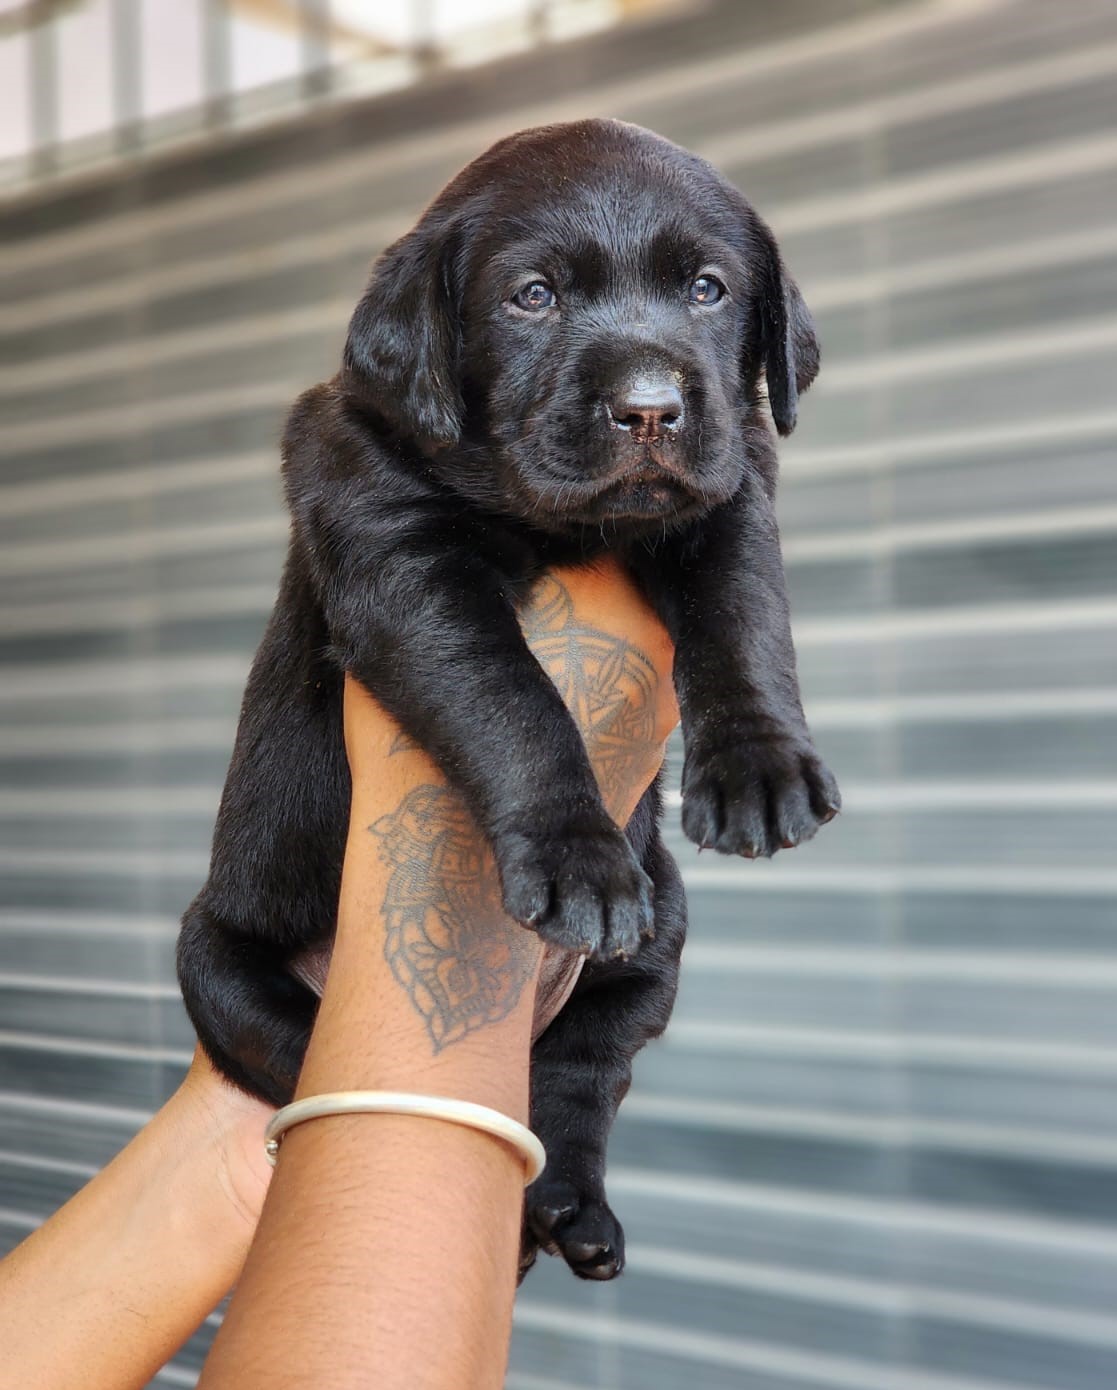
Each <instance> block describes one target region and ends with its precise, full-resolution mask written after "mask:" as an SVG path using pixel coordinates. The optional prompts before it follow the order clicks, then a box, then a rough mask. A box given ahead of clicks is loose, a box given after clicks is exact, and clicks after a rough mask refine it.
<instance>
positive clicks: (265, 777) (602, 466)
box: [179, 120, 839, 1278]
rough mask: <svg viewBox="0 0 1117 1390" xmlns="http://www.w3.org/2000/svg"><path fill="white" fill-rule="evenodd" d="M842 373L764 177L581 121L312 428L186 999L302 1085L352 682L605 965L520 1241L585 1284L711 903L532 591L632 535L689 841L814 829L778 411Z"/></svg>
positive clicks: (476, 169) (413, 276)
mask: <svg viewBox="0 0 1117 1390" xmlns="http://www.w3.org/2000/svg"><path fill="white" fill-rule="evenodd" d="M817 370H818V347H817V343H816V341H815V337H814V332H813V328H812V324H811V320H810V316H809V315H808V313H807V311H806V308H805V307H804V304H803V301H802V299H801V297H800V295H799V291H798V289H797V287H796V286H795V284H794V282H793V281H792V280H791V278H790V277H789V276H788V274H787V272H786V270H785V269H784V266H783V264H782V262H781V259H780V255H779V252H778V250H777V247H776V244H775V242H774V240H773V238H772V234H771V232H770V231H769V230H768V228H767V226H766V225H765V224H764V223H763V222H762V221H761V220H760V218H759V217H758V216H757V215H756V213H755V212H753V210H752V208H751V207H750V206H749V204H748V203H747V202H746V201H745V200H744V198H743V197H742V196H741V195H740V194H739V193H738V192H737V191H736V190H735V189H734V188H733V187H731V186H730V185H729V184H728V183H727V182H726V181H725V180H724V179H723V178H721V176H720V175H719V174H718V173H717V172H716V171H715V170H714V169H713V168H711V166H710V165H709V164H707V163H706V162H705V161H703V160H701V159H699V158H697V157H696V156H694V155H692V154H689V153H687V152H686V151H684V150H682V149H680V148H678V147H677V146H675V145H672V144H670V143H669V142H668V141H666V140H663V139H661V138H659V137H658V136H656V135H653V134H651V133H650V132H648V131H645V130H641V129H639V128H637V127H634V126H629V125H624V124H622V123H620V122H615V121H604V120H587V121H579V122H576V123H573V124H569V125H557V126H548V127H543V128H540V129H537V130H529V131H524V132H523V133H521V134H519V135H514V136H512V137H510V138H509V139H506V140H502V141H500V142H499V143H498V144H497V145H495V146H493V148H492V149H490V150H489V151H488V152H487V153H486V154H484V155H482V156H481V157H480V158H479V159H477V160H476V161H475V162H474V163H472V164H471V165H469V166H468V168H466V169H465V170H464V171H463V172H462V173H461V174H459V175H458V176H457V177H456V178H455V179H454V180H453V181H452V182H451V183H450V184H449V185H448V186H447V188H446V189H445V190H444V191H443V192H442V193H441V194H440V195H439V197H438V198H437V199H436V200H435V202H434V203H433V204H432V205H431V207H430V208H428V210H427V211H426V213H425V214H424V215H423V217H422V218H421V220H420V221H419V224H418V225H417V227H416V228H415V229H414V230H413V231H412V232H410V233H409V234H408V235H407V236H405V237H403V238H402V240H400V241H398V242H397V243H396V244H395V245H394V246H392V247H390V248H389V249H388V250H387V251H386V252H385V253H384V254H383V255H382V256H381V257H380V259H379V261H378V262H377V264H376V266H375V268H374V272H373V276H372V280H371V283H370V285H369V288H368V290H367V292H366V294H365V296H364V298H363V299H362V300H361V302H360V304H359V305H358V306H357V309H356V312H355V313H354V315H353V319H352V322H351V324H350V328H349V336H348V340H347V342H346V345H345V354H344V360H343V364H342V367H341V370H340V371H339V373H338V374H337V376H336V377H335V378H334V379H333V380H332V381H330V382H327V383H326V384H324V385H322V386H318V387H315V388H314V389H313V390H310V391H308V392H307V393H306V394H305V395H304V396H303V397H302V398H301V399H300V400H299V402H298V403H297V404H296V406H295V408H294V410H293V412H292V414H291V417H290V420H289V423H288V427H287V433H286V439H285V443H284V459H285V463H284V473H285V479H286V486H287V495H288V501H289V504H290V509H291V513H292V517H293V526H292V531H291V542H290V550H289V554H288V559H287V565H286V569H285V571H284V575H283V581H282V585H281V588H280V593H279V598H278V601H277V604H276V607H275V611H274V613H273V615H272V619H271V622H270V624H269V626H268V629H267V632H266V634H265V637H264V640H263V643H262V645H261V647H260V650H259V652H258V654H257V657H256V661H255V664H254V666H253V670H252V675H251V677H250V680H249V684H248V689H247V693H246V696H245V701H244V706H243V710H242V714H241V722H240V728H239V731H238V735H237V743H236V750H235V753H234V756H233V761H232V765H231V767H230V770H229V776H228V781H227V784H226V787H225V794H224V797H223V800H222V805H221V811H220V815H219V818H218V823H217V830H216V835H215V840H214V848H213V860H212V866H211V871H210V877H209V880H208V882H207V883H206V886H205V887H204V888H203V890H202V892H201V893H200V894H199V896H198V898H197V899H196V901H195V902H194V903H193V904H192V906H191V907H190V909H189V910H188V912H187V914H186V917H185V920H184V924H183V930H182V936H181V940H180V947H179V970H180V976H181V980H182V988H183V993H184V996H185V999H186V1004H187V1008H188V1010H189V1012H190V1017H191V1019H192V1020H193V1022H194V1024H195V1026H196V1027H197V1030H198V1034H199V1037H200V1039H201V1041H202V1043H203V1045H204V1046H205V1048H206V1051H207V1052H208V1053H209V1055H210V1057H211V1058H212V1059H213V1061H214V1063H215V1064H216V1065H217V1066H218V1068H220V1070H221V1071H223V1072H224V1073H225V1074H226V1075H227V1076H229V1077H230V1078H231V1079H232V1080H233V1081H234V1082H236V1083H237V1084H238V1085H239V1086H242V1087H244V1088H245V1089H247V1090H249V1091H253V1092H256V1093H258V1094H260V1095H262V1096H264V1097H266V1098H267V1099H268V1100H270V1101H272V1102H276V1103H281V1102H284V1101H286V1100H288V1099H289V1097H290V1094H291V1091H292V1089H293V1086H294V1083H295V1079H296V1076H297V1073H298V1069H299V1066H300V1064H301V1060H302V1056H303V1052H304V1048H305V1046H306V1040H307V1035H308V1032H309V1029H310V1026H311V1023H312V1020H313V1016H314V1011H315V1007H316V1003H317V1000H316V997H315V995H314V994H313V992H312V991H311V990H310V989H308V988H306V987H305V986H304V985H303V984H302V983H301V982H300V981H299V980H297V979H296V978H295V977H294V976H293V975H292V973H291V971H290V969H289V966H290V963H291V961H292V959H293V958H294V957H296V956H297V955H298V954H299V953H300V952H303V951H305V950H306V949H307V948H314V947H321V945H322V944H323V943H324V942H328V940H329V938H330V936H331V934H332V931H333V926H334V919H335V914H336V909H337V902H338V892H339V881H340V871H341V861H342V853H343V845H344V840H345V834H346V825H347V817H348V798H349V779H348V771H347V767H346V761H345V756H344V750H343V746H342V734H341V696H342V681H343V674H344V673H345V672H349V673H351V674H352V675H353V676H355V677H356V678H357V679H358V680H359V681H360V682H362V683H363V684H364V685H365V686H366V687H367V688H368V689H369V690H370V691H371V692H372V693H373V694H374V695H375V696H376V698H377V699H378V700H379V701H380V703H381V704H382V705H383V706H384V707H385V708H386V709H387V710H388V711H389V712H390V713H391V714H392V715H393V716H394V718H395V719H396V720H397V721H398V723H399V724H400V726H401V727H402V728H403V730H404V731H405V733H406V734H407V735H408V737H409V738H410V739H411V740H413V741H414V742H415V743H417V744H418V745H419V746H421V747H422V748H423V749H425V750H426V751H427V752H428V753H429V754H430V755H431V756H432V757H433V758H434V759H435V761H436V762H437V763H438V765H439V766H440V767H441V768H442V770H443V771H444V773H445V774H446V776H447V778H448V780H449V782H450V784H451V786H452V787H453V789H454V791H455V792H456V793H457V794H458V795H459V796H460V797H461V798H462V800H463V802H464V805H465V806H466V807H467V808H468V811H469V813H470V814H471V816H472V818H473V820H474V822H475V823H476V824H477V825H478V826H479V827H480V829H481V831H482V833H483V834H484V835H485V837H486V838H487V840H488V842H489V844H490V845H491V848H492V851H493V855H494V857H495V862H496V866H497V870H498V873H499V879H500V887H501V891H502V894H503V903H504V908H505V910H506V911H507V912H508V913H509V914H510V915H511V916H512V917H514V918H515V919H517V920H518V921H520V922H521V923H523V924H524V925H525V926H526V927H530V928H531V929H532V930H533V931H536V932H538V933H539V935H540V936H542V937H543V938H544V939H545V940H546V941H547V942H548V943H549V944H550V945H552V946H554V947H558V948H563V949H568V950H570V951H577V952H581V953H584V954H586V955H588V956H589V957H590V960H589V963H588V964H587V966H586V968H585V969H584V971H583V972H582V974H581V976H580V979H579V982H578V984H577V986H576V988H575V991H574V994H573V996H572V997H571V999H570V1000H569V1002H568V1003H567V1004H566V1006H565V1007H564V1009H563V1010H562V1012H561V1013H560V1014H559V1016H558V1017H557V1019H556V1020H555V1021H554V1023H552V1025H551V1026H550V1028H548V1029H547V1031H546V1032H545V1033H544V1034H543V1036H542V1037H541V1038H539V1039H538V1041H537V1042H536V1045H535V1048H534V1051H533V1086H532V1089H533V1103H532V1123H533V1126H534V1128H535V1129H536V1131H537V1132H538V1133H539V1134H540V1136H541V1138H542V1139H543V1142H544V1143H545V1145H546V1146H547V1149H548V1153H549V1156H550V1162H549V1165H548V1169H547V1172H546V1173H545V1174H544V1176H543V1177H542V1178H541V1179H540V1180H539V1182H538V1183H537V1184H536V1185H535V1187H534V1188H533V1190H532V1191H531V1192H530V1193H529V1196H528V1225H527V1230H528V1232H529V1240H528V1257H529V1258H530V1257H531V1255H532V1254H533V1250H532V1248H531V1247H532V1244H533V1242H538V1243H540V1244H542V1245H544V1246H545V1247H546V1248H548V1249H551V1250H556V1249H557V1250H560V1251H561V1252H562V1253H563V1254H564V1255H565V1256H566V1258H567V1260H568V1262H569V1263H570V1264H571V1266H572V1268H574V1270H575V1272H576V1273H579V1274H582V1275H584V1276H587V1277H594V1278H608V1277H610V1276H611V1275H613V1274H615V1273H616V1272H617V1271H618V1269H619V1268H620V1266H621V1264H622V1261H623V1247H622V1237H621V1232H620V1228H619V1226H618V1225H617V1223H616V1221H615V1219H614V1218H613V1216H612V1213H611V1212H610V1211H609V1208H608V1206H607V1205H606V1202H605V1196H604V1190H603V1185H602V1184H603V1171H604V1154H605V1144H606V1139H607V1136H608V1133H609V1129H610V1126H611V1124H612V1121H613V1118H614V1115H615V1112H616V1107H617V1105H618V1104H619V1102H620V1099H621V1097H622V1096H623V1095H624V1092H625V1090H626V1089H627V1086H628V1080H629V1072H630V1063H631V1060H632V1058H633V1056H634V1055H635V1053H636V1052H637V1051H638V1050H639V1048H640V1047H641V1046H642V1045H643V1044H644V1043H645V1042H646V1041H647V1040H648V1038H649V1037H652V1036H654V1035H656V1034H657V1033H659V1032H661V1031H662V1029H663V1027H664V1026H665V1024H666V1022H667V1018H668V1016H669V1014H670V1010H671V1006H672V1004H673V1001H674V995H675V986H676V977H677V967H678V955H679V950H680V948H681V945H682V937H683V934H684V932H685V905H684V901H683V896H682V892H681V888H680V883H679V877H678V871H677V869H676V867H675V865H674V863H673V861H672V860H671V858H670V856H669V855H668V854H667V853H666V851H665V850H664V848H663V845H662V843H661V841H660V839H659V834H658V831H657V828H656V820H657V816H658V810H659V799H658V791H657V789H656V788H655V787H653V788H652V789H651V790H650V791H649V793H648V794H647V796H646V797H645V798H644V800H643V802H642V803H641V806H640V808H639V809H638V811H637V813H636V815H635V816H634V817H633V819H632V822H631V824H630V825H629V827H628V831H627V834H625V833H623V832H622V831H620V830H619V829H618V828H617V826H616V825H615V824H614V823H613V821H612V820H611V819H610V817H609V815H608V813H607V812H606V810H605V807H604V805H603V802H602V799H601V795H600V793H599V791H598V788H597V785H596V783H595V780H594V776H593V772H592V771H591V768H590V764H589V761H588V758H587V754H586V749H585V746H584V745H583V742H582V739H581V737H580V735H579V733H578V729H577V728H576V726H575V724H574V721H573V719H572V718H571V716H570V714H569V713H568V712H567V709H566V708H565V706H564V704H563V703H562V700H561V699H560V696H559V693H558V690H557V689H556V686H555V684H554V683H552V681H551V680H549V679H548V677H547V675H546V674H545V672H544V670H543V669H542V667H541V666H540V664H539V663H538V662H537V660H536V659H535V657H533V656H532V654H531V652H530V651H529V650H528V647H527V645H526V644H525V641H524V638H523V634H522V632H521V629H520V626H519V623H518V621H517V607H516V605H517V604H518V603H521V602H523V601H524V600H525V599H527V597H528V596H529V595H530V594H531V593H532V590H533V586H535V585H536V584H537V582H538V580H539V578H540V576H541V575H542V574H543V572H544V570H545V569H547V568H548V567H550V566H552V565H555V564H557V563H563V562H565V563H569V562H572V561H574V562H577V561H579V560H582V559H590V558H592V557H594V556H595V555H599V554H600V553H601V552H602V551H603V550H606V549H608V550H610V551H614V552H618V553H619V554H620V556H621V557H622V558H623V560H624V562H625V563H626V565H627V566H628V568H629V569H630V571H631V573H632V574H633V576H634V577H635V579H636V580H637V582H638V583H639V584H640V586H641V587H642V588H643V590H644V592H645V593H646V595H647V597H648V599H649V600H650V602H651V603H652V604H653V605H654V607H655V608H656V609H657V610H658V612H659V614H660V615H661V617H662V618H663V621H664V622H665V624H666V626H667V628H668V630H669V632H670V634H671V637H672V639H673V641H674V643H675V647H676V657H675V668H674V678H675V684H676V689H677V693H678V698H679V704H680V708H681V711H682V728H683V737H684V742H685V751H686V757H685V767H684V772H683V827H684V829H685V831H686V833H687V835H688V836H689V837H690V838H691V839H692V840H695V841H696V842H697V843H698V844H700V845H710V846H713V847H715V848H717V849H718V850H721V851H723V852H725V853H729V854H743V855H745V856H748V857H752V856H756V855H769V854H772V853H774V852H775V851H776V850H777V849H779V848H780V847H787V846H791V845H795V844H798V843H799V842H801V841H803V840H806V839H809V838H810V837H811V836H812V835H813V834H814V833H815V831H816V830H817V829H818V827H819V825H820V824H821V823H822V822H824V821H826V820H828V819H829V818H830V817H831V816H832V815H833V814H834V813H835V811H836V810H837V808H838V806H839V797H838V792H837V788H836V786H835V784H834V781H833V778H832V777H831V775H830V773H829V772H828V771H827V769H826V768H825V767H824V766H823V764H822V763H821V762H820V760H819V758H818V756H817V754H816V753H815V750H814V747H813V745H812V742H811V738H810V735H809V733H808V731H807V727H806V723H805V721H804V717H803V711H802V707H801V705H800V700H799V691H798V685H797V681H796V675H795V656H794V651H793V649H792V643H791V634H790V630H789V625H788V606H787V597H786V593H785V584H784V574H783V566H782V561H781V556H780V546H779V537H778V533H777V529H776V521H775V515H774V511H773V494H774V489H775V479H776V455H775V449H774V440H773V437H772V432H771V429H770V425H769V416H770V419H771V421H772V422H774V424H775V428H776V430H778V432H779V433H780V434H788V433H790V431H791V430H792V429H793V428H794V426H795V416H796V405H797V400H798V396H799V393H800V392H802V391H804V390H805V389H806V388H807V386H809V384H810V383H811V381H812V380H813V378H814V376H815V374H816V372H817ZM764 388H766V400H767V405H766V406H765V389H764ZM430 811H431V807H430V806H429V805H427V806H425V807H419V808H417V809H415V810H414V813H412V812H411V811H408V812H407V815H406V817H405V818H404V820H401V821H400V822H399V824H397V825H396V826H395V827H394V830H393V827H392V826H389V827H387V828H381V833H384V834H385V835H388V834H389V832H392V833H395V835H396V838H395V840H394V841H393V842H392V844H394V846H395V848H394V849H392V851H391V852H393V853H396V854H397V856H398V855H399V854H402V855H403V857H404V858H406V856H407V854H408V853H409V852H410V851H409V850H408V849H407V846H408V844H412V845H413V846H415V845H417V846H418V847H417V848H415V855H416V857H420V856H421V852H422V851H421V842H422V834H421V833H419V831H418V830H417V827H419V826H421V825H422V824H426V823H428V822H429V818H430ZM424 816H425V817H426V818H427V819H426V821H424V820H423V817H424ZM405 822H406V823H405ZM401 826H402V827H403V828H404V829H406V830H408V833H409V834H410V835H411V839H410V840H409V839H408V838H407V835H404V836H403V839H402V840H401V839H400V833H402V832H401ZM397 832H398V833H397ZM416 836H418V839H416ZM401 845H402V846H403V848H402V850H401V849H400V846H401ZM388 910H389V909H388V906H387V905H386V907H385V912H386V914H387V913H388ZM645 938H648V940H647V944H645V945H641V942H642V939H645ZM432 1037H434V1039H435V1043H436V1046H437V1045H439V1042H440V1038H439V1037H437V1036H435V1034H434V1033H433V1032H432ZM441 1040H442V1041H445V1040H446V1037H445V1036H443V1037H442V1039H441Z"/></svg>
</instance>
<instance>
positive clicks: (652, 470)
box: [576, 458, 704, 523]
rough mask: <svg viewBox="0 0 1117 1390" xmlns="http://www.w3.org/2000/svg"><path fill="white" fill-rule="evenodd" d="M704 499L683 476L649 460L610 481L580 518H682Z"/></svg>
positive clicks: (581, 509)
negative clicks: (681, 515)
mask: <svg viewBox="0 0 1117 1390" xmlns="http://www.w3.org/2000/svg"><path fill="white" fill-rule="evenodd" d="M703 500H704V499H703V498H702V497H701V495H700V494H699V492H698V491H697V490H696V489H695V488H694V487H693V485H692V484H691V481H690V480H689V479H688V478H687V477H685V476H684V475H683V474H682V473H680V472H678V471H677V470H676V469H674V468H667V467H664V466H663V465H662V464H659V463H657V462H655V461H654V460H652V459H650V458H649V459H645V460H644V461H642V462H641V463H638V464H637V465H635V466H634V467H632V468H626V469H625V471H624V472H623V473H620V474H618V475H616V476H614V477H612V478H610V479H609V480H608V481H607V482H606V483H605V485H604V486H603V487H600V488H599V489H598V490H597V491H595V493H594V494H593V496H592V497H591V498H587V499H586V500H585V501H584V502H583V503H582V505H581V507H579V508H578V511H579V512H580V513H581V515H580V516H579V517H577V518H576V519H577V520H582V521H589V522H593V523H597V522H600V521H625V520H632V521H637V520H647V519H652V518H657V517H664V516H678V515H680V514H687V513H689V512H692V511H693V510H694V508H695V507H696V506H700V505H701V504H702V502H703Z"/></svg>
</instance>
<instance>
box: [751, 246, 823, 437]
mask: <svg viewBox="0 0 1117 1390" xmlns="http://www.w3.org/2000/svg"><path fill="white" fill-rule="evenodd" d="M757 230H758V232H759V241H760V248H761V266H762V269H761V275H760V281H761V283H760V286H759V291H760V340H761V353H762V357H763V361H764V376H765V379H766V381H767V383H768V404H769V406H770V408H771V411H772V419H773V420H774V421H775V425H776V429H777V430H779V432H780V434H783V435H787V434H790V433H791V431H792V430H793V429H794V428H795V421H796V417H797V415H798V409H799V396H800V394H801V393H802V392H804V391H806V389H807V387H808V386H810V384H811V382H812V381H813V380H814V379H815V377H816V376H817V375H818V365H819V349H818V339H817V338H816V337H815V331H814V320H813V319H812V318H811V315H810V311H809V310H808V309H807V306H806V304H804V303H803V296H802V295H801V294H800V293H799V286H798V285H797V284H796V283H795V281H794V280H793V279H792V278H791V276H790V275H789V274H788V273H787V267H786V266H785V265H784V263H783V259H782V257H781V256H780V253H779V248H778V247H777V245H776V240H775V238H774V237H773V236H772V233H771V232H770V231H769V230H768V228H767V227H766V226H765V225H764V224H763V223H762V222H759V219H758V228H757Z"/></svg>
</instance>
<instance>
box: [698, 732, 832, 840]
mask: <svg viewBox="0 0 1117 1390" xmlns="http://www.w3.org/2000/svg"><path fill="white" fill-rule="evenodd" d="M841 805H842V798H841V795H840V793H839V792H838V784H837V783H836V782H835V781H834V776H833V774H832V773H831V771H830V769H829V768H828V767H827V766H826V764H825V763H824V762H823V761H822V760H821V758H819V756H818V754H817V753H816V752H815V750H814V746H813V744H812V743H811V742H810V740H809V739H808V738H805V737H803V736H798V737H796V736H795V735H793V734H787V735H782V734H778V735H774V736H773V735H769V736H767V737H765V738H744V739H739V740H733V741H731V740H728V739H727V740H725V741H721V742H709V743H706V742H702V743H699V744H698V746H697V747H695V748H694V749H693V750H692V749H689V748H688V750H687V754H686V760H685V764H684V767H683V830H684V832H685V833H686V835H687V837H688V838H689V839H691V840H693V841H694V843H695V844H696V845H699V846H700V847H702V848H704V849H707V848H713V849H717V850H720V851H721V853H722V854H743V855H744V856H745V857H746V858H747V859H756V858H758V857H759V856H762V855H763V856H769V855H773V854H775V852H776V850H778V849H791V848H792V846H794V845H798V844H802V843H803V841H804V840H809V839H811V837H812V836H813V835H814V834H815V832H816V831H817V830H818V828H819V826H820V825H825V823H826V822H827V821H829V820H833V819H834V817H835V816H836V815H837V813H838V811H839V810H840V809H841Z"/></svg>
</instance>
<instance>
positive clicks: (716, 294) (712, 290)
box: [687, 275, 725, 304]
mask: <svg viewBox="0 0 1117 1390" xmlns="http://www.w3.org/2000/svg"><path fill="white" fill-rule="evenodd" d="M723 294H725V286H724V285H723V284H722V283H721V281H720V280H716V279H715V278H714V277H713V276H712V275H700V276H699V277H698V279H697V280H692V281H691V285H690V290H689V292H688V293H687V298H688V299H689V300H690V302H691V303H692V304H716V303H717V302H718V300H719V299H720V298H721V297H722V295H723Z"/></svg>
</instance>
